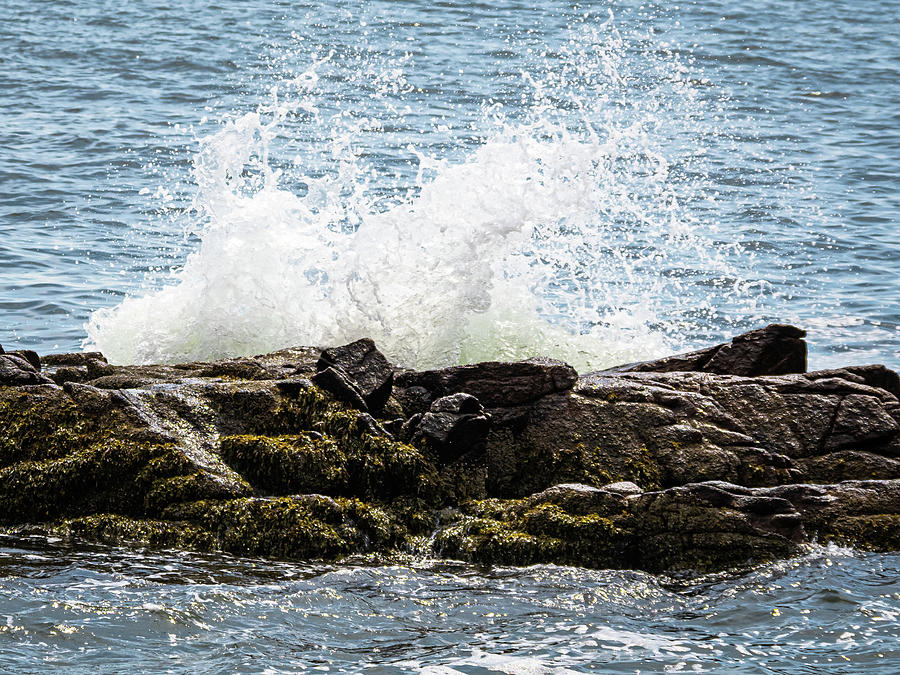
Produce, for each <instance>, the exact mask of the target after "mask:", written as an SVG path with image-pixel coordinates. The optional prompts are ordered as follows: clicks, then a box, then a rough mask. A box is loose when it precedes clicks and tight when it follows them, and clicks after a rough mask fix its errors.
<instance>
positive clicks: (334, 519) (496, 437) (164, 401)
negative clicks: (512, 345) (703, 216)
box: [0, 326, 900, 570]
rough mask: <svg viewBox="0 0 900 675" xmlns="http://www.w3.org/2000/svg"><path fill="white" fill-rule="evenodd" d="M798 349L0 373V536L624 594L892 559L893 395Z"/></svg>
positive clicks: (747, 338) (87, 366)
mask: <svg viewBox="0 0 900 675" xmlns="http://www.w3.org/2000/svg"><path fill="white" fill-rule="evenodd" d="M802 335H803V333H802V331H799V330H798V329H795V328H793V327H789V326H770V327H768V328H766V329H761V330H759V331H753V332H751V333H748V334H746V335H744V336H738V337H736V338H734V339H733V340H732V341H731V343H729V344H728V345H720V346H718V347H714V348H711V349H709V350H702V351H700V352H695V353H693V354H689V355H685V356H682V357H672V358H670V359H662V360H660V361H657V362H650V363H646V364H637V365H632V366H630V367H627V368H619V369H613V370H610V371H604V372H599V373H592V374H588V375H585V376H582V377H580V378H579V377H578V375H577V374H576V373H575V371H574V370H573V369H572V368H570V367H569V366H567V365H566V364H564V363H561V362H558V361H553V360H549V359H532V360H527V361H521V362H516V363H499V362H491V363H482V364H474V365H467V366H455V367H452V368H445V369H440V370H431V371H425V372H413V371H408V370H402V369H397V368H395V367H393V366H392V365H391V364H390V363H389V362H388V361H387V359H386V358H385V357H384V356H383V355H382V354H381V353H380V352H379V351H378V350H377V348H376V347H375V345H374V344H373V343H372V342H371V341H370V340H359V341H357V342H354V343H352V344H350V345H346V346H343V347H337V348H330V349H326V350H320V349H315V348H311V347H310V348H307V347H298V348H291V349H285V350H281V351H279V352H274V353H271V354H265V355H259V356H255V357H252V358H239V359H229V360H224V361H217V362H212V363H187V364H180V365H174V366H114V365H111V364H109V363H107V362H106V359H104V358H103V356H102V355H101V354H98V353H86V354H65V355H50V356H45V357H43V358H38V357H37V355H36V354H33V353H26V352H13V353H8V352H7V353H0V525H2V526H4V527H5V528H6V529H7V531H10V532H16V531H23V530H27V531H29V532H34V531H44V532H53V533H55V534H57V535H71V536H77V537H84V538H90V539H95V540H100V541H109V542H116V543H121V542H137V543H140V544H142V545H150V546H166V547H184V548H191V549H197V550H224V551H228V552H231V553H235V554H240V555H262V556H275V557H286V558H300V559H303V558H327V559H335V558H339V557H342V556H346V555H349V554H351V553H372V554H378V555H381V556H397V555H401V554H410V553H412V554H416V555H433V556H444V557H452V558H462V559H466V560H471V561H475V562H479V563H487V564H491V563H499V564H515V565H522V564H531V563H537V562H553V563H562V564H572V565H586V566H593V567H621V568H640V569H648V570H668V569H704V570H705V569H722V568H726V567H731V566H735V565H743V564H746V563H750V562H755V561H760V560H767V559H771V558H778V557H784V556H789V555H793V554H794V553H796V552H797V551H799V550H801V548H802V547H803V546H805V545H807V544H808V543H809V542H811V541H816V540H817V541H837V542H840V543H842V544H849V545H854V546H858V547H863V548H873V549H878V550H898V549H900V401H898V394H900V379H898V377H897V375H896V373H894V372H892V371H890V370H888V369H886V368H884V367H883V366H859V367H849V368H845V369H835V370H828V371H818V372H810V373H807V372H803V371H804V370H805V368H804V367H802V366H803V365H805V344H804V343H803V342H802V340H801V337H802ZM798 343H799V344H798ZM801 354H802V355H803V356H804V360H803V364H801V361H800V355H801ZM679 368H681V370H679ZM797 371H799V372H797Z"/></svg>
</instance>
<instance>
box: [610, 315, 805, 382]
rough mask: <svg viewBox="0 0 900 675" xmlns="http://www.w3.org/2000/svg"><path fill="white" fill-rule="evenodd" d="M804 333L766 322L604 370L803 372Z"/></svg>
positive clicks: (719, 372) (742, 372) (748, 374)
mask: <svg viewBox="0 0 900 675" xmlns="http://www.w3.org/2000/svg"><path fill="white" fill-rule="evenodd" d="M805 335H806V332H805V331H803V330H800V329H799V328H796V327H794V326H789V325H784V324H770V325H768V326H766V327H765V328H759V329H757V330H753V331H750V332H749V333H744V334H743V335H738V336H736V337H734V338H732V339H731V342H728V343H725V344H720V345H716V346H714V347H708V348H706V349H701V350H699V351H696V352H689V353H687V354H679V355H677V356H667V357H665V358H662V359H657V360H656V361H645V362H643V363H630V364H627V365H624V366H617V367H615V368H610V369H609V370H605V371H602V372H604V373H628V372H654V373H671V372H704V373H717V374H719V375H743V376H748V377H749V376H756V375H787V374H790V373H805V372H806V342H805V341H804V340H803V339H802V338H803V337H804V336H805Z"/></svg>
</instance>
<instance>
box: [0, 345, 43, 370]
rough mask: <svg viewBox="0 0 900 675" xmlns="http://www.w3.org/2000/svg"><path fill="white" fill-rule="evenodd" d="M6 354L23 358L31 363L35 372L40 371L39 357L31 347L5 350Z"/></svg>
mask: <svg viewBox="0 0 900 675" xmlns="http://www.w3.org/2000/svg"><path fill="white" fill-rule="evenodd" d="M7 354H10V355H14V356H19V357H21V358H23V359H25V360H26V361H28V363H30V364H31V367H32V368H34V370H35V372H38V373H39V372H41V357H40V356H38V354H37V352H35V351H32V350H31V349H17V350H16V351H14V352H7Z"/></svg>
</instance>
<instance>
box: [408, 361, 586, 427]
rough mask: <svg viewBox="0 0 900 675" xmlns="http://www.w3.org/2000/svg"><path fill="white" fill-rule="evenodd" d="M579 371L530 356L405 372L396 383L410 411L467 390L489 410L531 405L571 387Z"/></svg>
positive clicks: (421, 410)
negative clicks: (505, 360)
mask: <svg viewBox="0 0 900 675" xmlns="http://www.w3.org/2000/svg"><path fill="white" fill-rule="evenodd" d="M577 380H578V374H577V373H576V372H575V369H574V368H572V367H571V366H570V365H568V364H566V363H563V362H562V361H557V360H555V359H528V360H525V361H516V362H513V363H502V362H496V361H491V362H487V363H476V364H473V365H468V366H453V367H450V368H442V369H440V370H426V371H423V372H412V371H404V372H401V373H399V374H398V375H397V378H396V386H397V387H398V388H399V389H402V390H405V392H404V394H401V396H400V398H401V401H402V402H403V403H404V405H405V407H406V412H407V413H408V414H414V413H418V412H425V411H426V410H427V407H425V406H427V405H430V404H431V401H433V400H435V399H438V398H442V397H444V396H449V395H451V394H457V393H464V394H470V395H472V396H474V397H475V398H477V399H478V400H479V401H480V402H481V404H482V405H484V407H485V408H487V409H492V408H513V407H517V406H525V405H530V404H532V403H534V402H535V401H537V400H538V399H540V398H542V397H544V396H547V395H549V394H556V393H559V392H564V391H567V390H569V389H571V388H572V387H573V386H574V385H575V382H576V381H577Z"/></svg>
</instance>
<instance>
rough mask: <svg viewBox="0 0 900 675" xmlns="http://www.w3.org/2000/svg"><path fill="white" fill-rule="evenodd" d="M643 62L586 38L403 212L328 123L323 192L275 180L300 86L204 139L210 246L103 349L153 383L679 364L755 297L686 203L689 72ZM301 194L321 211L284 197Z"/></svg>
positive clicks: (100, 335)
mask: <svg viewBox="0 0 900 675" xmlns="http://www.w3.org/2000/svg"><path fill="white" fill-rule="evenodd" d="M626 46H627V45H625V44H624V40H623V38H622V37H621V36H620V35H619V34H618V32H617V31H616V30H615V28H614V26H612V25H611V23H607V24H604V25H603V26H601V27H599V28H593V29H591V31H590V32H588V33H584V32H582V34H581V35H579V37H578V40H577V41H575V40H573V41H571V42H570V46H569V47H567V48H564V49H562V50H561V52H560V55H558V57H557V58H559V59H562V61H563V66H565V67H562V66H559V65H558V64H556V63H554V64H553V67H552V68H548V69H547V70H546V71H545V72H543V73H540V74H533V73H525V74H523V85H522V86H523V87H524V88H526V89H528V90H529V92H530V93H531V95H532V96H533V99H534V103H533V104H532V106H531V109H530V110H529V113H528V114H527V115H524V116H522V115H519V116H518V117H517V118H516V119H514V120H512V119H511V120H503V121H501V122H500V123H498V122H497V119H498V116H497V112H496V108H492V109H490V110H489V112H487V113H486V114H485V119H486V126H489V127H490V128H491V129H492V131H490V132H489V133H487V134H486V136H485V138H484V140H483V142H482V143H481V144H480V145H479V146H478V147H476V148H475V149H474V150H473V151H470V152H469V153H468V155H466V156H464V157H462V158H456V159H451V160H448V159H442V158H435V157H428V156H425V155H424V154H422V153H420V152H418V151H415V152H416V154H417V156H418V158H419V165H418V172H417V175H416V177H415V180H414V181H413V182H414V185H412V186H411V187H412V189H410V190H409V191H408V193H407V194H408V196H407V197H405V198H402V199H395V200H394V201H393V202H391V203H389V204H387V205H385V203H384V202H379V201H376V200H375V199H373V198H372V197H371V191H370V189H369V188H370V187H371V186H370V185H369V176H370V172H369V171H368V170H367V169H368V167H367V166H366V165H365V164H364V163H363V161H362V160H361V159H360V158H359V157H358V156H356V155H355V154H354V153H353V151H352V150H351V147H352V135H351V134H350V133H349V132H348V129H346V128H341V127H340V121H335V120H334V119H332V120H328V121H322V120H318V119H317V123H318V124H332V125H335V128H334V133H333V137H334V139H335V141H334V143H333V144H332V147H331V148H319V149H318V150H319V152H320V153H321V154H322V155H327V156H331V157H333V158H334V160H333V170H332V171H330V172H327V173H326V175H324V176H322V175H318V174H316V172H313V171H307V172H304V166H303V161H302V158H301V160H300V161H299V163H298V164H299V165H298V166H297V167H296V174H297V175H293V176H291V179H292V180H290V181H288V180H286V177H285V176H284V175H283V174H281V173H280V172H279V171H276V170H274V169H273V168H272V166H273V162H271V161H270V159H269V153H270V151H271V149H272V147H273V141H274V139H276V137H277V136H278V135H279V134H281V133H289V130H288V129H286V127H285V125H284V119H285V117H286V116H287V114H288V113H289V112H290V111H296V110H303V111H307V112H309V111H311V114H313V115H314V114H315V112H316V105H315V95H316V89H315V88H316V86H317V83H318V77H317V76H316V75H315V71H316V69H317V68H320V67H323V66H322V64H323V63H325V62H327V59H326V60H323V61H319V62H318V63H317V64H316V65H315V66H313V67H312V68H310V69H309V70H307V71H306V72H305V73H304V75H303V76H302V77H301V78H299V79H295V80H294V81H292V83H291V84H292V85H293V86H299V88H300V89H301V90H302V92H303V95H302V96H300V95H297V96H295V99H296V100H293V101H290V102H288V104H285V103H284V102H281V103H279V102H278V101H277V100H276V101H275V102H274V103H273V104H272V105H271V106H269V108H268V110H260V111H257V112H254V113H249V114H243V115H240V116H237V117H235V118H233V119H231V120H229V121H227V122H225V123H223V125H222V126H221V128H220V129H219V130H218V131H217V132H216V133H214V134H212V135H210V136H209V137H207V138H204V139H202V140H201V142H200V148H199V151H198V153H197V157H196V160H195V172H194V173H195V179H196V182H197V190H198V192H197V197H196V199H195V209H194V211H193V213H194V214H195V218H196V219H195V221H194V222H193V224H192V227H193V229H194V230H195V231H196V232H197V233H198V234H199V236H200V239H201V241H200V244H199V248H198V249H197V250H196V251H195V252H193V253H192V254H191V255H190V256H189V257H188V258H187V260H186V262H185V263H184V265H183V267H182V268H180V269H179V270H178V271H176V272H174V273H173V274H172V277H171V278H170V279H169V280H168V281H167V282H166V284H165V285H164V286H163V287H162V288H157V289H149V290H147V291H145V292H144V293H143V294H136V295H132V296H130V297H127V298H126V299H125V300H124V301H122V302H121V304H119V305H118V306H116V307H113V308H110V309H104V310H100V311H97V312H95V313H94V314H93V316H92V317H91V319H90V322H89V324H88V325H87V333H88V336H89V337H88V340H87V342H86V345H87V346H91V347H94V348H98V349H100V350H102V351H103V352H104V353H105V354H106V355H107V357H108V358H110V359H111V360H112V361H114V362H118V363H146V362H175V361H184V360H196V359H210V358H218V357H225V356H235V355H248V354H254V353H261V352H265V351H270V350H273V349H277V348H281V347H285V346H288V345H298V344H312V345H333V344H340V343H345V342H348V341H351V340H354V339H357V338H360V337H363V336H369V337H372V338H374V340H375V341H376V343H377V344H378V345H379V346H380V348H381V349H382V350H383V351H384V352H385V353H386V354H387V355H388V356H389V357H390V358H391V359H392V360H394V361H395V362H397V363H400V364H403V365H406V366H410V367H417V368H423V367H432V366H442V365H448V364H453V363H458V362H472V361H477V360H484V359H501V358H503V359H506V358H522V357H527V356H532V355H536V354H547V355H551V356H555V357H558V358H562V359H565V360H567V361H569V362H570V363H572V364H573V365H575V366H576V367H577V368H579V369H581V370H585V369H590V368H596V367H601V366H606V365H612V364H614V363H617V362H618V363H621V362H624V361H629V360H636V359H640V358H648V357H652V356H654V355H658V354H660V353H662V352H665V351H666V350H667V349H671V348H673V347H678V346H680V345H678V341H679V335H680V332H681V331H682V330H684V329H686V328H689V327H690V326H691V322H692V321H696V319H697V317H698V316H701V315H703V314H704V313H706V314H709V313H713V312H714V311H715V310H714V309H713V303H712V302H710V297H709V296H710V293H711V290H710V289H712V288H714V287H715V286H716V284H720V285H721V283H725V282H722V281H721V280H723V279H729V281H728V282H727V284H730V285H731V286H732V287H733V288H732V290H729V291H728V292H729V293H732V294H740V293H743V292H744V291H742V290H741V289H740V282H739V281H737V282H735V281H734V278H735V275H734V273H733V270H731V269H730V268H729V265H728V256H729V250H728V249H727V248H726V247H724V246H722V245H720V244H714V243H713V241H712V239H711V238H710V235H709V230H710V227H711V226H710V224H709V223H706V224H702V225H701V222H700V219H699V218H698V217H696V215H695V214H694V213H693V211H692V210H691V208H690V206H689V205H688V204H689V203H693V202H696V201H697V200H698V190H702V185H700V184H699V183H698V180H699V179H692V180H686V179H685V178H684V175H685V172H684V170H683V168H684V164H685V163H686V162H687V161H688V160H689V159H691V158H695V157H696V156H697V155H699V154H702V148H700V145H699V144H700V137H699V134H700V131H698V137H697V138H696V139H695V140H696V141H697V143H696V144H694V146H693V147H686V145H685V143H684V142H683V140H684V139H683V138H682V142H679V143H675V142H674V141H673V137H672V135H671V134H669V133H668V132H667V130H671V129H673V128H677V129H679V133H684V132H685V130H690V129H691V128H693V127H692V125H694V126H695V125H696V122H695V121H694V120H693V117H692V115H693V114H694V112H696V107H697V106H698V105H699V103H698V101H697V99H696V97H695V92H694V89H693V88H692V85H691V84H690V77H689V75H690V73H688V72H687V69H686V68H685V67H684V66H682V65H681V64H680V62H678V60H677V58H675V57H672V56H665V57H660V56H654V57H653V58H656V59H657V61H656V62H655V63H656V70H655V71H654V72H653V73H652V74H651V76H650V77H649V79H647V77H646V76H645V77H644V80H641V81H638V78H636V77H635V76H634V73H633V72H632V71H631V70H629V68H631V67H633V64H630V62H629V61H627V60H626V57H625V54H626V52H627V49H626ZM654 53H655V52H654V50H653V49H650V48H647V49H646V53H644V54H639V55H638V56H636V57H632V58H644V57H647V58H648V61H650V60H652V59H650V57H649V56H648V54H654ZM325 67H327V66H325ZM567 69H568V70H567ZM392 73H394V71H392ZM389 79H391V81H396V73H394V74H393V75H392V77H391V78H389ZM298 81H299V82H300V85H297V84H296V83H297V82H298ZM585 83H587V84H585ZM576 84H578V86H575V85H576ZM678 115H683V118H682V119H678ZM488 119H489V120H490V122H491V124H487V121H488ZM690 145H691V144H690V143H688V144H687V146H690ZM316 160H317V163H318V164H321V163H322V162H321V161H320V160H321V156H318V157H316ZM673 164H679V165H680V166H681V169H679V170H677V171H676V170H674V169H673V168H672V167H673ZM300 180H302V182H304V183H305V185H306V186H307V187H308V191H306V193H305V194H303V193H297V194H295V193H293V192H291V191H289V190H288V189H286V187H284V186H285V185H287V184H297V183H298V181H300ZM700 196H701V197H702V195H700ZM701 201H702V200H701ZM698 280H702V281H704V282H705V284H706V285H705V287H703V288H702V289H700V290H699V291H698Z"/></svg>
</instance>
